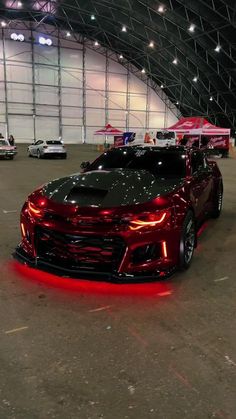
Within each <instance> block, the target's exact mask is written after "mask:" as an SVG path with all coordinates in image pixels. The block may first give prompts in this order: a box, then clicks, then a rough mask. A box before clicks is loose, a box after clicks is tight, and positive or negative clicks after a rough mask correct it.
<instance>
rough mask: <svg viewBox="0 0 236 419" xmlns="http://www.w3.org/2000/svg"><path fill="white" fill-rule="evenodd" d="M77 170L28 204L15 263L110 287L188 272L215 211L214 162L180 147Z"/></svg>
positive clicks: (110, 156)
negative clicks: (203, 229)
mask: <svg viewBox="0 0 236 419" xmlns="http://www.w3.org/2000/svg"><path fill="white" fill-rule="evenodd" d="M81 167H82V168H83V173H78V174H73V175H71V176H67V177H64V178H61V179H56V180H54V181H52V182H49V183H47V184H46V185H44V186H42V187H40V188H39V189H37V190H36V191H35V192H33V193H32V194H31V195H30V196H29V197H28V199H27V201H26V202H25V204H24V206H23V208H22V213H21V232H22V241H21V243H20V245H19V246H18V248H17V249H16V253H15V255H16V257H18V258H19V259H20V260H21V261H24V262H26V263H28V264H29V265H31V266H34V267H39V268H41V269H46V270H48V271H53V272H55V273H60V274H62V275H65V276H71V277H77V278H91V277H93V278H94V279H103V280H115V281H135V280H145V279H148V280H150V279H157V278H162V277H165V276H169V275H170V274H171V273H173V271H174V270H176V268H179V269H187V268H188V267H189V265H190V263H191V261H192V257H193V252H194V247H195V246H196V241H197V239H196V232H197V229H198V227H199V226H200V224H201V223H202V222H203V220H204V219H205V218H206V217H207V216H209V215H210V216H212V217H218V216H219V215H220V212H221V208H222V198H223V183H222V176H221V173H220V170H219V169H218V166H217V164H216V162H215V161H209V160H208V159H207V157H206V156H205V155H204V153H203V152H202V151H200V150H191V149H187V148H184V147H181V146H179V147H166V148H159V147H148V146H144V147H143V146H134V147H120V148H116V149H112V150H110V151H107V152H105V153H104V154H102V155H101V156H100V157H98V158H97V159H96V160H95V161H94V162H93V163H89V162H85V163H83V164H82V165H81Z"/></svg>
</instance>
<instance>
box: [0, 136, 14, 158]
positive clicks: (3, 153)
mask: <svg viewBox="0 0 236 419" xmlns="http://www.w3.org/2000/svg"><path fill="white" fill-rule="evenodd" d="M16 154H17V150H16V147H15V146H11V145H10V144H9V142H8V141H7V140H4V139H0V158H4V159H11V160H13V158H14V157H15V155H16Z"/></svg>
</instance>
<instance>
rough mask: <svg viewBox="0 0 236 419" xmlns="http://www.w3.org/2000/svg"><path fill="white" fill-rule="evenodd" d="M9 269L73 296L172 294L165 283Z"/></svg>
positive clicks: (17, 265)
mask: <svg viewBox="0 0 236 419" xmlns="http://www.w3.org/2000/svg"><path fill="white" fill-rule="evenodd" d="M9 268H10V270H11V271H14V273H16V274H17V275H18V276H20V277H22V278H23V279H25V280H29V281H31V282H34V283H40V284H44V285H46V286H48V287H50V288H56V289H59V290H63V292H65V291H66V292H70V293H73V294H75V293H78V294H98V295H113V296H122V297H126V296H136V297H159V296H160V297H164V296H165V297H170V295H172V293H173V290H172V287H171V284H170V283H166V282H149V283H148V282H147V283H141V284H130V283H129V284H114V283H108V282H102V281H89V280H83V279H70V278H63V277H59V276H57V275H53V274H50V273H47V272H44V271H40V270H38V269H33V268H30V267H28V266H27V265H22V264H21V263H19V262H16V261H13V262H10V264H9Z"/></svg>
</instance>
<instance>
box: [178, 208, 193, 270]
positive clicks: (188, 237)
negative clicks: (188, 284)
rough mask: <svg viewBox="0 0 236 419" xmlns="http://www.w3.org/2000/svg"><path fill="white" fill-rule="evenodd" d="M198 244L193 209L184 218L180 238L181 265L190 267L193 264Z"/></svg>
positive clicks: (186, 267) (185, 267)
mask: <svg viewBox="0 0 236 419" xmlns="http://www.w3.org/2000/svg"><path fill="white" fill-rule="evenodd" d="M195 245H196V224H195V219H194V215H193V213H192V211H189V212H188V213H187V215H186V217H185V219H184V222H183V227H182V234H181V238H180V249H179V250H180V257H179V267H180V269H182V270H185V269H188V268H189V266H190V265H191V262H192V258H193V253H194V248H195Z"/></svg>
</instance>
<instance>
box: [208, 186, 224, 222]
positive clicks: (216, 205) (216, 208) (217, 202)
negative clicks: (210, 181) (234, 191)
mask: <svg viewBox="0 0 236 419" xmlns="http://www.w3.org/2000/svg"><path fill="white" fill-rule="evenodd" d="M222 205H223V184H222V182H220V183H219V185H218V188H217V190H216V193H215V194H214V200H213V210H212V214H211V216H212V218H218V217H219V216H220V214H221V211H222Z"/></svg>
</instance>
